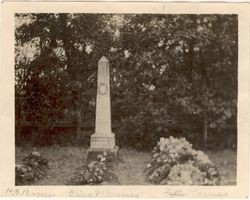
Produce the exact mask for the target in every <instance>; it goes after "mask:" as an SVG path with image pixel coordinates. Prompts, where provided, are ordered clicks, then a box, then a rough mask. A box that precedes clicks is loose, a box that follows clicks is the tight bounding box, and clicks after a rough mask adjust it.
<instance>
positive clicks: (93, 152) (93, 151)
mask: <svg viewBox="0 0 250 200" xmlns="http://www.w3.org/2000/svg"><path fill="white" fill-rule="evenodd" d="M103 152H108V153H110V154H112V155H113V156H114V158H115V159H118V158H119V147H118V146H114V148H93V147H90V148H89V149H88V151H87V161H91V160H96V158H97V155H99V154H103Z"/></svg>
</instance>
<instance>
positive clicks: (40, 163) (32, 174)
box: [15, 152, 49, 185]
mask: <svg viewBox="0 0 250 200" xmlns="http://www.w3.org/2000/svg"><path fill="white" fill-rule="evenodd" d="M48 167H49V166H48V160H47V159H45V158H44V157H42V156H41V155H40V154H39V153H38V152H32V153H30V154H27V155H26V156H25V157H24V158H23V160H22V164H17V165H16V166H15V173H16V174H15V178H16V185H26V184H30V183H32V182H34V181H35V180H38V179H41V178H43V177H44V176H46V173H47V169H48Z"/></svg>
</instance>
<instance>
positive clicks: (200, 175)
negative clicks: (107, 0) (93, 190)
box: [15, 13, 238, 185]
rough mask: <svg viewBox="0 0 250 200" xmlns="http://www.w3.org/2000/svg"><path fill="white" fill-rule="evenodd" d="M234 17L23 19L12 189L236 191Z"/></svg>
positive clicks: (19, 17) (18, 37)
mask: <svg viewBox="0 0 250 200" xmlns="http://www.w3.org/2000/svg"><path fill="white" fill-rule="evenodd" d="M237 20H238V18H237V15H233V14H232V15H215V14H211V15H193V14H190V15H184V14H183V15H181V14H179V15H169V14H83V13H81V14H79V13H35V14H34V13H16V15H15V42H16V46H15V128H16V129H15V142H16V151H15V153H16V158H15V159H16V166H15V184H16V185H86V184H89V185H96V184H101V185H102V184H104V185H110V184H111V185H131V184H132V185H151V184H156V185H158V184H161V185H162V184H163V185H235V184H236V169H237V164H236V159H237V157H236V155H237V68H238V39H237V38H238V23H237V22H238V21H237Z"/></svg>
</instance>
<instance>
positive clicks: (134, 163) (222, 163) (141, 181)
mask: <svg viewBox="0 0 250 200" xmlns="http://www.w3.org/2000/svg"><path fill="white" fill-rule="evenodd" d="M32 151H37V152H39V153H40V154H41V155H42V156H44V157H45V158H47V159H48V160H49V166H50V169H49V170H48V176H47V177H46V178H44V179H42V180H38V181H36V182H35V183H34V185H66V184H67V182H68V181H69V180H70V179H71V178H72V177H73V176H74V172H75V171H76V169H77V168H79V167H81V166H82V165H83V164H84V163H86V152H87V148H84V147H72V146H71V147H59V146H53V147H35V148H23V147H16V155H15V156H16V163H17V164H19V163H20V162H21V160H22V158H23V157H24V156H25V154H26V153H29V152H32ZM207 154H208V156H209V158H210V159H211V160H212V161H213V162H214V164H215V165H216V166H217V167H218V169H219V172H220V174H221V176H222V181H221V182H222V185H235V184H236V163H237V159H236V155H237V154H236V151H233V150H222V151H216V152H212V151H209V152H207ZM150 160H151V153H150V152H148V151H147V152H146V151H145V152H142V151H136V150H134V149H127V148H122V149H121V150H120V160H119V161H115V163H114V168H113V173H115V174H116V175H117V177H118V180H117V181H116V182H115V183H103V184H106V185H107V184H111V185H114V184H116V185H149V183H148V182H147V181H145V177H144V175H143V169H144V168H145V167H146V165H147V163H148V162H149V161H150Z"/></svg>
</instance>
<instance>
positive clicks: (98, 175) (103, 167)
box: [69, 152, 116, 185]
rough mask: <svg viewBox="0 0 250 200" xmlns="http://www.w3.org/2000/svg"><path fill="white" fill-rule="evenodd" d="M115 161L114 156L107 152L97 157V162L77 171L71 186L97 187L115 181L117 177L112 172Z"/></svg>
mask: <svg viewBox="0 0 250 200" xmlns="http://www.w3.org/2000/svg"><path fill="white" fill-rule="evenodd" d="M113 159H114V158H113V156H112V154H109V153H107V152H104V153H103V154H99V155H97V157H96V160H95V161H91V162H90V163H88V164H86V165H84V166H83V167H81V168H79V169H78V170H77V172H76V173H75V176H74V177H73V178H72V179H71V180H70V181H69V185H96V184H100V183H102V182H110V181H113V180H115V179H116V176H115V175H114V174H113V173H112V171H111V169H112V164H111V162H112V161H113Z"/></svg>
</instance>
